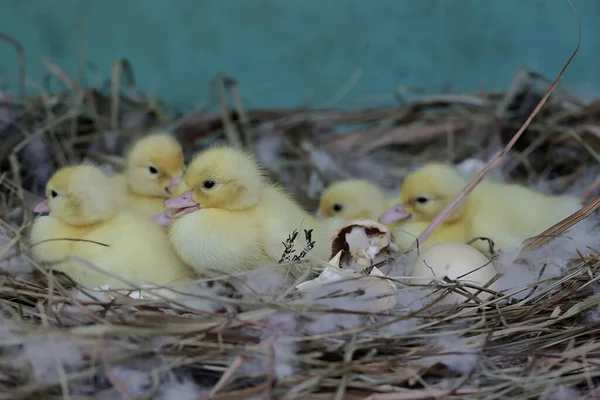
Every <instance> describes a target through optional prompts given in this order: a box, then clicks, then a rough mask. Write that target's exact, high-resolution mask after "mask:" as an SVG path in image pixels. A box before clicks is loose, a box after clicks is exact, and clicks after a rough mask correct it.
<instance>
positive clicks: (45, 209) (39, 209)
mask: <svg viewBox="0 0 600 400" xmlns="http://www.w3.org/2000/svg"><path fill="white" fill-rule="evenodd" d="M33 212H34V213H37V214H44V213H49V212H50V205H49V204H48V200H44V201H41V202H39V203H38V204H37V205H36V206H35V207H34V209H33Z"/></svg>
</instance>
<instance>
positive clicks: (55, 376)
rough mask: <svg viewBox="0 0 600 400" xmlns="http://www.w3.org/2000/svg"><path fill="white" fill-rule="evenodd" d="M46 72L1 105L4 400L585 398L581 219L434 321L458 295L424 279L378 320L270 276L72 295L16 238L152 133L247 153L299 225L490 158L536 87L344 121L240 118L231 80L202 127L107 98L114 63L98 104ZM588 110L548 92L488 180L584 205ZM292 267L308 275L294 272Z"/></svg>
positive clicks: (527, 82)
mask: <svg viewBox="0 0 600 400" xmlns="http://www.w3.org/2000/svg"><path fill="white" fill-rule="evenodd" d="M48 67H49V70H50V71H51V74H50V75H49V76H50V78H49V81H52V82H54V83H59V84H60V85H61V86H58V87H60V89H59V90H56V91H55V90H50V89H52V87H51V88H49V89H48V90H47V91H45V92H44V93H41V95H40V96H38V97H35V98H26V97H22V98H16V99H11V98H8V97H2V98H0V114H1V115H2V118H1V119H0V143H1V144H0V163H1V164H2V166H1V170H2V173H1V174H0V184H1V189H0V217H1V219H2V220H1V222H0V224H1V229H2V231H1V233H2V237H1V240H2V242H1V246H0V260H1V261H0V267H1V268H2V270H3V275H2V276H1V277H0V279H1V280H2V283H1V285H0V308H1V309H2V315H1V316H0V343H1V344H0V346H1V350H0V351H1V358H0V398H7V399H8V398H10V399H16V398H23V399H29V398H38V399H42V398H71V399H83V398H98V399H116V398H122V399H134V398H136V399H137V398H140V399H171V398H177V399H198V398H209V396H210V398H212V399H254V398H256V399H259V398H272V399H292V398H294V399H299V398H305V399H342V398H344V399H365V398H366V399H371V400H375V399H380V400H383V399H429V398H441V397H444V398H456V399H471V398H472V399H496V398H508V397H510V398H513V399H531V398H543V399H572V398H577V397H578V396H582V395H585V396H587V398H596V397H598V396H600V395H599V394H598V389H597V387H598V384H599V382H600V380H599V378H600V344H599V343H598V341H597V340H596V337H597V334H598V332H599V331H600V311H599V310H600V309H599V308H598V306H599V305H600V297H599V296H597V295H596V294H597V293H598V291H599V290H600V286H599V285H598V283H597V281H598V265H599V262H600V258H599V254H598V250H599V249H600V238H599V237H598V231H597V228H596V219H595V214H594V210H595V208H596V206H595V205H594V204H595V203H593V205H592V207H590V208H589V209H587V210H586V211H589V212H588V213H586V214H585V215H582V216H581V218H580V219H582V220H583V221H582V222H579V224H577V225H575V226H574V227H573V228H572V229H571V230H569V231H566V232H564V233H563V234H562V236H561V237H559V238H556V239H553V240H544V241H547V243H542V242H538V243H537V244H535V245H532V246H531V247H530V248H529V249H528V251H526V252H521V253H519V254H501V255H500V257H499V258H498V260H497V261H496V263H497V266H498V268H499V269H500V271H501V272H503V274H504V275H503V276H502V277H501V278H500V281H499V282H500V283H501V286H500V287H502V288H503V290H502V291H501V292H499V293H496V295H495V296H492V297H491V298H490V299H488V300H487V301H485V302H479V303H470V304H462V305H457V306H452V307H450V306H441V305H440V304H439V299H440V298H441V297H442V296H445V295H447V293H448V292H450V291H460V290H461V285H460V284H456V282H451V281H448V282H442V283H439V284H438V285H437V287H436V288H433V289H435V291H434V293H433V295H431V290H432V287H417V286H407V285H406V284H401V283H400V281H399V280H398V287H399V289H398V291H397V292H396V293H394V294H393V295H394V296H396V299H397V305H396V307H394V308H393V309H392V310H389V311H385V312H381V313H372V312H365V311H361V303H362V302H363V301H364V300H362V299H361V298H360V295H361V294H360V293H356V292H349V293H343V291H342V292H340V291H339V290H337V291H331V290H328V289H327V288H324V289H322V291H321V292H319V293H318V295H314V296H310V297H304V298H301V297H299V295H298V293H297V292H296V291H295V290H294V287H293V285H292V284H290V283H289V282H284V281H282V280H281V279H280V278H278V277H277V276H278V275H276V274H274V273H273V271H272V269H273V268H285V267H286V265H285V264H281V265H279V266H265V269H264V270H259V271H255V272H252V273H249V274H247V276H237V277H224V278H223V279H217V280H214V281H210V282H209V281H203V282H200V283H199V286H198V287H197V288H196V289H195V290H194V291H191V292H188V295H187V296H185V297H184V298H182V300H181V301H180V302H176V303H177V304H176V303H174V302H171V301H168V300H167V299H164V298H162V299H161V298H160V297H158V298H155V299H147V298H136V297H135V296H131V297H127V296H123V295H120V296H119V295H116V294H114V293H113V294H112V295H111V294H110V293H105V292H90V291H85V290H83V289H81V288H76V287H74V283H73V282H71V281H70V280H69V279H68V278H67V277H65V276H62V275H60V274H58V273H54V274H53V273H50V272H49V271H48V270H47V269H45V268H43V267H42V266H40V265H38V264H36V263H35V261H34V260H33V259H32V258H31V256H30V252H29V245H28V243H27V241H26V236H27V232H28V229H29V227H30V224H31V221H32V214H31V206H32V204H33V203H34V202H35V201H36V200H38V199H39V197H40V196H41V195H42V194H43V185H44V183H45V181H46V180H47V179H48V177H49V176H50V174H51V173H52V171H54V170H55V169H56V168H58V167H60V166H62V165H66V164H69V163H73V162H78V161H82V160H93V161H96V162H99V163H102V164H106V165H108V166H110V167H111V168H113V169H119V168H120V167H121V166H122V162H123V160H122V157H121V156H122V154H121V151H122V148H123V145H124V144H126V143H128V142H130V141H131V140H132V139H134V138H136V137H138V136H139V135H142V134H144V133H145V132H148V131H151V130H161V129H166V130H169V131H172V132H174V133H175V134H176V135H177V137H178V138H179V139H180V140H181V142H182V143H183V144H184V148H185V150H186V152H187V156H189V155H191V154H193V153H194V152H196V151H198V150H199V149H201V148H202V147H204V146H206V145H208V144H210V143H211V142H212V141H215V140H226V141H228V142H230V143H232V144H238V145H244V146H247V147H250V148H252V149H254V150H255V151H256V152H257V154H258V155H259V158H260V159H261V160H262V162H263V164H264V165H265V166H266V167H267V168H268V170H269V172H270V173H271V174H272V177H273V179H275V180H277V181H279V182H281V183H283V184H284V185H285V186H286V187H287V188H288V190H289V191H290V192H291V193H293V194H294V196H295V197H296V198H297V199H298V200H299V201H300V202H301V203H302V205H303V206H305V207H306V208H307V209H308V210H311V211H312V210H314V209H315V205H316V202H317V199H318V195H319V193H320V190H321V189H322V187H323V186H324V185H326V184H328V183H329V182H332V181H333V180H336V179H340V178H345V177H349V176H362V177H366V178H369V179H371V180H374V181H376V182H377V183H379V184H380V185H381V186H382V187H383V188H385V189H387V190H389V191H393V190H396V189H397V188H398V186H399V185H400V183H401V182H402V178H403V177H404V176H405V175H406V173H407V172H408V171H410V170H411V169H412V168H414V167H415V166H418V165H419V164H422V163H424V162H427V161H433V160H436V161H449V162H453V163H457V164H458V163H460V162H463V161H465V160H467V159H470V158H476V159H483V160H487V159H489V158H490V157H491V156H492V155H493V154H494V153H495V152H497V151H498V150H500V149H502V148H503V147H504V145H506V144H507V143H508V142H509V141H510V140H511V138H512V137H513V135H514V132H516V131H517V130H518V128H519V127H520V126H521V124H522V123H523V122H524V121H525V119H526V118H527V117H528V116H529V115H530V113H531V111H532V110H533V108H534V107H535V106H536V105H537V103H538V102H539V100H540V99H541V97H542V95H543V94H544V92H545V90H546V89H547V86H548V83H547V81H545V80H544V79H543V78H542V77H540V76H538V75H537V74H535V73H531V72H526V71H523V72H520V73H518V74H517V76H516V77H515V80H514V81H513V83H512V85H511V86H510V87H509V88H508V89H507V90H506V91H505V92H500V93H484V92H481V93H468V94H462V95H436V96H429V97H422V98H418V99H415V100H414V101H409V102H406V103H403V104H396V105H390V106H389V107H387V108H379V109H364V110H352V111H343V110H337V109H319V110H313V109H272V110H246V109H244V105H243V101H242V95H241V94H240V92H241V89H240V88H238V87H237V85H236V83H235V81H234V80H232V79H229V78H220V79H217V80H215V82H214V84H213V89H214V91H215V93H216V94H217V98H218V100H219V101H218V105H217V106H216V107H214V109H213V110H212V111H211V109H207V110H196V111H193V112H189V113H181V114H180V113H177V112H174V111H170V110H167V109H166V108H165V107H164V106H163V105H162V104H161V103H160V102H158V101H156V100H154V99H150V98H148V97H147V96H144V95H143V94H140V93H138V92H137V91H135V88H134V87H133V86H128V87H126V88H122V87H120V86H119V84H118V82H119V81H120V80H121V78H130V79H123V80H124V81H130V82H132V81H133V79H132V78H133V74H132V71H131V68H130V66H129V64H128V63H127V61H126V60H119V61H118V62H117V63H116V64H115V68H114V71H113V76H112V78H111V81H110V83H109V88H108V90H99V89H93V88H87V87H83V86H80V85H79V84H78V83H77V82H76V81H75V80H74V79H73V78H72V77H69V76H68V75H67V74H65V73H64V72H63V71H61V70H60V69H59V68H58V67H57V66H55V65H52V64H49V65H48ZM53 86H54V87H57V85H55V84H54V85H53ZM599 104H600V103H597V102H591V103H585V102H583V101H581V100H579V99H578V98H577V97H575V96H573V95H571V94H569V93H567V92H566V91H564V90H563V89H560V88H559V89H557V90H556V91H555V92H554V94H553V95H552V96H551V97H550V99H549V101H548V102H547V104H546V106H545V107H544V109H542V111H541V112H540V114H539V115H538V117H537V118H536V119H535V120H534V121H533V123H532V124H531V125H530V127H529V128H528V130H526V131H525V133H524V134H523V136H522V137H521V138H520V139H519V140H518V141H517V143H516V145H515V147H514V148H513V150H512V151H511V152H510V153H509V154H508V155H507V156H506V157H505V158H504V159H503V160H502V163H501V165H500V166H499V167H498V169H497V170H495V171H494V173H496V175H495V176H493V178H494V179H505V180H507V181H511V182H520V183H524V184H527V185H531V186H535V187H537V188H539V189H540V190H543V191H545V192H548V193H557V194H558V193H567V192H568V193H575V194H577V195H580V196H582V197H583V198H586V199H588V200H589V199H592V198H593V197H594V196H596V195H597V194H598V192H599V188H598V187H599V186H600V183H599V182H598V180H597V179H596V176H597V172H598V171H599V168H598V161H600V156H599V151H600V141H599V140H598V138H599V137H600V136H599V132H600V107H599V106H598V105H599ZM342 131H345V134H340V132H342ZM572 222H574V221H572ZM569 225H571V223H567V226H562V227H560V228H559V229H558V231H556V230H555V232H562V231H564V230H565V228H566V227H568V226H569ZM282 240H285V238H282ZM309 253H310V252H309ZM309 255H310V254H309ZM298 262H301V263H305V264H308V265H311V266H313V267H314V268H315V270H318V269H319V265H318V263H316V262H314V261H311V259H310V257H307V258H306V259H304V260H301V261H298ZM409 265H410V260H408V259H407V257H406V256H400V257H396V258H394V259H390V260H388V261H387V262H386V267H387V268H388V269H389V270H390V276H392V277H395V278H399V277H402V276H405V275H406V273H407V268H408V266H409Z"/></svg>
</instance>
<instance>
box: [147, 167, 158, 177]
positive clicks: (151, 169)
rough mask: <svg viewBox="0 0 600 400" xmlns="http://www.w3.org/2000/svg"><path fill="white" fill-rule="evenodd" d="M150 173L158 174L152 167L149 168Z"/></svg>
mask: <svg viewBox="0 0 600 400" xmlns="http://www.w3.org/2000/svg"><path fill="white" fill-rule="evenodd" d="M148 171H150V173H151V174H153V175H154V174H158V170H157V169H156V168H154V167H152V166H150V167H148Z"/></svg>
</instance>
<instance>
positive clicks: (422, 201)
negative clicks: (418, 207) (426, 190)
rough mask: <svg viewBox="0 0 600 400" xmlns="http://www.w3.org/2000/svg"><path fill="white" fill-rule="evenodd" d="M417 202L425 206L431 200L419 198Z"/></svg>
mask: <svg viewBox="0 0 600 400" xmlns="http://www.w3.org/2000/svg"><path fill="white" fill-rule="evenodd" d="M415 201H416V202H417V203H421V204H425V203H427V202H428V201H429V199H428V198H427V197H417V198H416V199H415Z"/></svg>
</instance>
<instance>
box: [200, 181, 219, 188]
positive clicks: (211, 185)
mask: <svg viewBox="0 0 600 400" xmlns="http://www.w3.org/2000/svg"><path fill="white" fill-rule="evenodd" d="M215 185H216V183H215V181H211V180H206V181H204V182H202V187H203V188H204V189H212V188H214V187H215Z"/></svg>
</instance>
